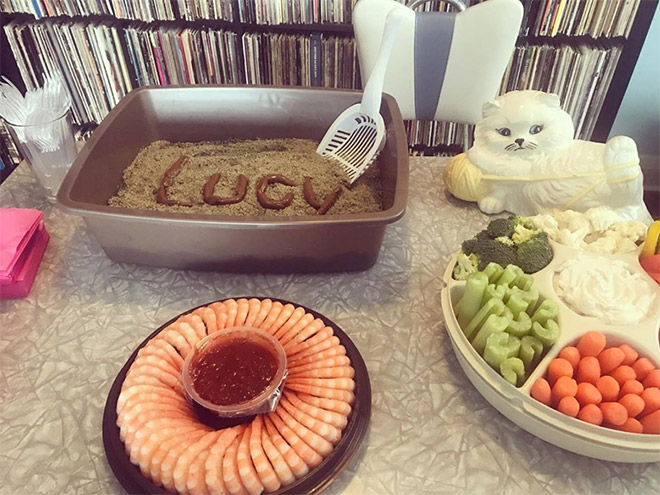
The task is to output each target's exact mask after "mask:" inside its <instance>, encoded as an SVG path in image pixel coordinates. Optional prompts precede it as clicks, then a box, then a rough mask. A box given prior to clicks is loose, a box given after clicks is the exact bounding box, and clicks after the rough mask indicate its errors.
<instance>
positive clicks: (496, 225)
mask: <svg viewBox="0 0 660 495" xmlns="http://www.w3.org/2000/svg"><path fill="white" fill-rule="evenodd" d="M515 226H516V216H515V215H511V216H509V217H508V218H496V219H495V220H493V221H492V222H490V223H489V224H488V227H487V228H486V230H487V231H488V234H489V235H490V237H492V238H493V239H497V238H498V237H511V236H512V235H513V229H514V228H515Z"/></svg>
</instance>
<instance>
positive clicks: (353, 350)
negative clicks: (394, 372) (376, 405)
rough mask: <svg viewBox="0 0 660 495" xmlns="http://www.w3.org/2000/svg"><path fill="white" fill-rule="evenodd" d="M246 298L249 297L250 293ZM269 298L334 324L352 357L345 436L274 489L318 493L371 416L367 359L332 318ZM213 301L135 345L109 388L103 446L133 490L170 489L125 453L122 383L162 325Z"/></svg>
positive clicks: (122, 480)
mask: <svg viewBox="0 0 660 495" xmlns="http://www.w3.org/2000/svg"><path fill="white" fill-rule="evenodd" d="M243 297H245V296H243ZM245 298H246V299H250V297H245ZM226 299H227V298H224V299H220V301H224V300H226ZM234 299H236V300H238V299H239V298H234ZM270 299H271V300H272V301H279V302H281V303H282V304H289V303H290V304H293V305H294V306H300V307H302V308H303V309H304V310H305V311H306V312H308V313H310V314H312V315H314V316H315V317H316V318H320V319H321V320H323V321H324V322H325V324H326V325H328V326H330V327H332V328H333V330H334V333H335V335H336V336H337V338H338V339H339V341H340V342H341V344H342V345H343V346H344V347H345V348H346V355H347V356H348V357H349V358H350V360H351V365H352V366H353V368H354V369H355V377H354V380H355V392H354V393H355V403H354V404H353V406H352V407H353V410H352V412H351V415H350V416H349V418H348V424H347V425H346V428H344V431H343V432H342V438H341V440H340V441H339V443H337V445H336V446H335V448H334V450H333V451H332V452H331V453H330V454H329V455H328V456H327V457H326V458H325V459H324V460H323V462H321V464H319V465H318V466H317V467H316V468H314V469H312V470H311V471H310V472H309V473H308V474H307V475H305V476H303V477H302V478H299V479H298V480H296V481H295V482H293V483H291V484H290V485H287V486H286V487H282V488H281V489H279V490H277V491H275V492H271V493H272V494H273V495H285V494H289V495H291V494H299V493H306V494H318V493H321V492H322V491H323V490H325V489H326V488H327V487H328V486H330V484H331V483H332V482H333V481H334V480H335V479H337V477H338V476H339V475H340V473H341V472H342V471H343V470H344V469H345V468H346V466H347V465H348V463H349V462H350V461H351V459H352V458H353V457H354V456H355V454H356V453H357V451H358V449H359V447H360V444H361V443H362V441H363V439H364V437H365V435H366V433H367V428H368V426H369V418H370V416H371V384H370V382H369V374H368V372H367V367H366V365H365V364H364V360H363V359H362V356H361V355H360V352H359V351H358V349H357V347H355V344H353V342H352V341H351V339H350V338H349V337H348V335H346V333H344V331H343V330H342V329H341V328H339V327H338V326H337V325H336V324H335V323H333V322H332V321H331V320H330V319H328V318H327V317H325V316H324V315H322V314H320V313H318V312H316V311H314V310H312V309H309V308H307V307H305V306H301V305H299V304H296V303H292V302H290V301H285V300H283V299H274V298H270ZM213 302H216V301H212V302H209V303H206V304H202V305H200V306H197V307H195V308H192V309H190V310H188V311H185V312H184V313H181V314H179V315H177V316H175V317H174V318H172V319H171V320H170V321H168V322H167V323H165V324H163V325H162V326H160V327H159V328H158V329H157V330H156V331H154V332H153V333H152V334H151V335H149V336H148V337H147V338H146V339H145V340H144V341H142V343H141V344H140V345H139V346H138V347H137V349H135V351H134V352H133V354H131V357H130V358H129V359H128V361H126V363H125V364H124V366H123V367H122V369H121V370H120V372H119V374H118V375H117V377H116V378H115V381H114V382H113V384H112V387H111V388H110V392H109V394H108V398H107V400H106V403H105V409H104V411H103V447H104V448H105V454H106V457H107V459H108V464H109V465H110V468H111V469H112V472H113V473H114V475H115V477H116V478H117V480H118V481H119V483H120V484H121V486H122V487H124V489H125V490H126V491H127V492H128V493H130V494H135V495H138V494H140V495H142V494H159V495H160V494H163V495H164V494H169V493H170V492H168V491H167V490H165V488H163V487H161V486H157V485H155V484H154V483H152V482H151V480H150V479H149V478H146V477H145V476H143V475H142V473H141V472H140V469H139V468H138V467H137V466H135V465H133V464H132V463H131V461H130V458H129V456H128V455H127V454H126V450H125V448H124V442H122V441H121V439H120V438H119V428H118V427H117V399H118V397H119V393H120V392H121V386H122V384H123V382H124V378H125V377H126V373H127V372H128V369H129V368H130V366H131V364H132V363H133V361H134V360H135V358H136V356H137V353H138V351H139V350H140V348H142V347H144V346H145V345H146V344H147V343H148V342H149V340H151V339H152V338H153V337H155V336H156V335H157V334H158V333H159V332H160V331H161V330H162V329H164V328H165V327H167V326H168V325H170V324H171V323H173V322H174V321H176V320H177V318H179V317H180V316H182V315H184V314H187V313H191V312H192V311H195V310H196V309H197V308H201V307H203V306H208V305H209V304H213ZM200 421H203V422H205V423H206V424H209V422H208V421H207V420H206V418H203V417H200Z"/></svg>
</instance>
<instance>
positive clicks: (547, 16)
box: [0, 0, 639, 154]
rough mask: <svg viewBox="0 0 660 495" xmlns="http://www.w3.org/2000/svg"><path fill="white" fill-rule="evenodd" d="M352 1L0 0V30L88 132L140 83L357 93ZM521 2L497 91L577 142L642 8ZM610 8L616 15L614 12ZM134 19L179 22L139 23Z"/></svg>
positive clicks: (431, 147)
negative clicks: (553, 107)
mask: <svg viewBox="0 0 660 495" xmlns="http://www.w3.org/2000/svg"><path fill="white" fill-rule="evenodd" d="M354 3H355V0H344V1H337V0H335V1H322V0H304V1H303V0H293V1H291V0H286V1H285V0H230V1H227V0H208V1H207V0H204V1H199V0H150V2H129V1H127V0H105V1H104V0H96V1H95V2H86V1H84V0H76V1H74V0H0V7H1V8H2V10H4V11H5V12H7V11H11V12H26V14H12V15H10V16H9V20H8V22H4V23H3V24H4V33H5V34H6V36H7V40H8V42H9V45H10V47H11V50H12V52H13V54H14V57H15V59H16V65H17V68H18V72H19V73H20V77H21V79H22V81H23V83H24V85H25V87H26V88H27V89H34V88H35V87H38V86H40V85H41V84H42V83H43V77H44V75H52V74H56V73H60V74H62V75H63V76H64V78H65V80H66V83H67V85H68V87H69V90H70V93H71V96H72V101H73V114H74V121H75V122H76V123H78V124H85V123H99V122H101V120H102V119H103V118H104V117H105V116H106V115H107V113H108V112H109V111H110V109H111V108H112V107H114V105H116V104H117V103H118V102H119V100H121V98H122V97H123V96H125V95H126V94H127V93H128V92H129V91H130V90H131V89H133V88H136V87H141V86H148V85H169V84H265V85H294V86H322V87H332V88H344V89H360V87H361V82H360V78H359V67H358V58H357V50H356V46H355V41H354V39H353V37H352V28H351V26H350V24H347V22H350V10H351V6H352V4H354ZM472 3H476V2H472ZM523 3H524V5H525V19H524V21H523V28H522V29H521V38H519V40H518V43H517V47H516V49H515V52H514V54H513V56H512V58H511V61H510V63H509V67H508V68H507V70H506V73H505V76H504V78H503V83H502V87H501V92H506V91H510V90H513V89H538V90H543V91H551V92H556V93H558V94H559V95H560V98H561V100H562V102H563V104H564V107H565V108H566V110H567V111H568V112H569V113H570V114H571V115H572V116H573V119H574V123H575V127H576V137H578V138H580V139H589V137H590V136H591V133H592V132H593V129H594V126H595V124H596V120H597V118H598V115H599V113H600V110H601V108H602V105H603V102H604V100H605V97H606V95H607V91H608V88H609V86H610V82H611V81H612V77H613V74H614V70H615V69H616V66H617V63H618V60H619V57H620V54H621V51H622V47H623V45H624V44H625V37H626V36H627V34H628V33H629V30H630V26H631V25H632V21H633V19H634V14H635V13H636V11H637V6H638V4H639V0H627V1H626V2H609V3H607V2H603V1H601V0H585V1H584V2H577V1H576V0H567V1H566V2H556V1H553V0H530V1H528V2H523ZM558 4H563V5H564V8H563V10H561V11H559V10H558V7H557V6H558ZM612 4H619V6H618V8H617V9H614V8H612ZM282 6H286V7H287V9H283V8H282ZM329 7H332V8H330V9H329ZM578 7H580V8H578ZM425 8H427V9H435V10H438V9H440V10H442V9H444V10H447V9H448V6H447V5H446V4H445V3H444V2H437V3H436V4H435V5H434V4H433V3H429V4H426V6H425ZM329 10H330V11H331V12H329ZM68 15H75V16H77V17H67V16H68ZM626 16H627V17H626ZM132 19H140V20H143V21H148V20H152V19H184V20H178V21H157V22H150V23H146V22H137V21H134V20H132ZM246 19H247V20H248V22H246V21H244V20H246ZM192 20H195V22H191V21H192ZM282 22H288V23H292V24H281V23H282ZM309 22H312V23H315V22H319V24H309ZM263 24H273V25H272V26H271V25H268V26H265V25H263ZM597 36H600V38H598V39H596V38H595V37H597ZM610 36H613V37H614V38H612V39H608V37H610ZM65 54H66V56H64V55H65ZM407 130H408V138H409V140H408V142H409V143H410V146H411V151H412V152H416V153H422V154H431V153H455V152H459V151H461V149H462V143H463V132H464V129H463V126H460V125H457V124H454V123H447V122H437V123H436V122H408V123H407Z"/></svg>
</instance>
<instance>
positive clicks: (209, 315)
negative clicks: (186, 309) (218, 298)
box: [192, 306, 218, 335]
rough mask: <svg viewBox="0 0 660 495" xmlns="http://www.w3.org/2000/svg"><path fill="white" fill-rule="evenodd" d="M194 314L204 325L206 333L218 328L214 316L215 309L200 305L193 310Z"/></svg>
mask: <svg viewBox="0 0 660 495" xmlns="http://www.w3.org/2000/svg"><path fill="white" fill-rule="evenodd" d="M192 314H194V315H198V316H199V317H200V318H201V319H202V321H203V322H204V325H205V326H206V334H207V335H209V334H212V333H213V332H216V331H217V330H218V319H217V318H216V316H215V311H213V310H212V309H211V308H210V307H209V306H202V307H201V308H197V309H196V310H195V311H193V313H192Z"/></svg>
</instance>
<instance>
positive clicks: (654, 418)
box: [639, 409, 660, 434]
mask: <svg viewBox="0 0 660 495" xmlns="http://www.w3.org/2000/svg"><path fill="white" fill-rule="evenodd" d="M639 422H640V423H642V428H644V433H656V434H658V433H660V409H658V410H657V411H655V412H652V413H651V414H647V415H646V416H644V417H643V418H642V419H640V420H639Z"/></svg>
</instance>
